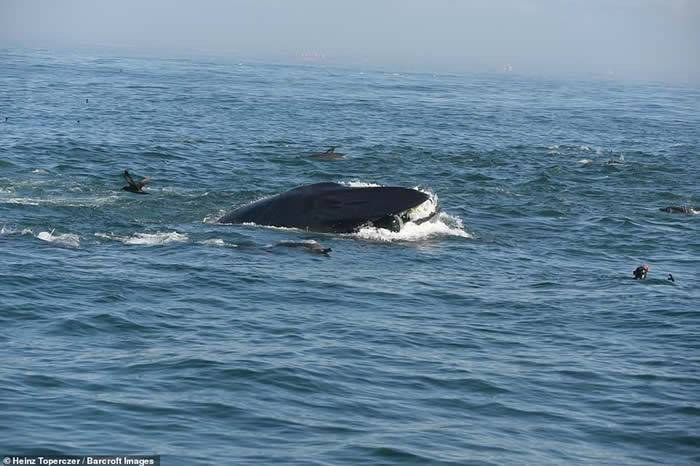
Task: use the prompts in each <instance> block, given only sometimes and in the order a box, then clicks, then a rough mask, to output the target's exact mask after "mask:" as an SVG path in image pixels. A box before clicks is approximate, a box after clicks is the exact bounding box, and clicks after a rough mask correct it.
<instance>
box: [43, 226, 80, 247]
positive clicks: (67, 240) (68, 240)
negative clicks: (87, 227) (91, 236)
mask: <svg viewBox="0 0 700 466" xmlns="http://www.w3.org/2000/svg"><path fill="white" fill-rule="evenodd" d="M36 237H37V238H38V239H40V240H42V241H46V242H48V243H55V244H58V245H61V246H69V247H72V248H79V247H80V236H78V235H76V234H73V233H65V234H62V235H54V231H53V230H52V231H51V232H48V231H40V232H39V234H37V235H36Z"/></svg>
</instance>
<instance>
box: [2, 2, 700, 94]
mask: <svg viewBox="0 0 700 466" xmlns="http://www.w3.org/2000/svg"><path fill="white" fill-rule="evenodd" d="M0 47H3V48H5V47H31V48H49V49H50V48H88V49H104V50H105V51H108V50H109V51H114V50H121V51H125V52H127V53H138V54H154V55H169V56H173V55H174V56H183V57H184V56H188V57H191V56H218V57H224V58H228V59H232V60H256V61H262V62H271V63H296V62H303V63H321V64H322V63H329V64H344V65H361V66H370V67H376V68H381V69H391V68H395V69H410V70H415V71H433V72H444V71H453V72H470V71H473V72H480V71H498V72H506V71H508V70H511V71H512V72H519V73H535V74H539V75H560V74H565V75H581V76H588V75H607V76H616V77H619V78H631V79H642V80H646V79H652V80H671V81H685V82H688V81H690V82H700V0H192V1H184V0H0Z"/></svg>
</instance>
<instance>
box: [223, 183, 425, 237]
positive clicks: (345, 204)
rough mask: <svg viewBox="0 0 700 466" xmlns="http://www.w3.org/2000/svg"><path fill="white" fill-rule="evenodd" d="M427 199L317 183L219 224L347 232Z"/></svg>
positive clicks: (393, 190) (404, 191) (410, 192)
mask: <svg viewBox="0 0 700 466" xmlns="http://www.w3.org/2000/svg"><path fill="white" fill-rule="evenodd" d="M426 200H428V195H427V194H425V193H422V192H420V191H417V190H415V189H408V188H398V187H384V186H376V187H375V186H372V187H351V186H344V185H342V184H338V183H317V184H312V185H307V186H301V187H298V188H295V189H292V190H290V191H287V192H284V193H282V194H278V195H276V196H272V197H268V198H266V199H261V200H259V201H257V202H254V203H252V204H248V205H247V206H244V207H241V208H239V209H235V210H233V211H231V212H229V213H228V214H226V215H224V216H223V217H222V218H220V219H219V223H255V224H258V225H268V226H278V227H289V228H301V229H305V230H313V231H321V232H335V233H346V232H351V231H353V230H355V229H356V228H357V227H359V226H361V225H363V224H365V223H368V222H372V221H376V220H379V219H381V218H382V217H385V216H387V215H394V214H398V213H400V212H403V211H405V210H408V209H410V208H413V207H415V206H417V205H419V204H421V203H423V202H425V201H426Z"/></svg>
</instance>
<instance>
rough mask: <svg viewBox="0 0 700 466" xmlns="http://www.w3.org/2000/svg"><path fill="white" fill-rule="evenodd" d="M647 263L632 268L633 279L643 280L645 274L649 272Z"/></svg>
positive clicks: (645, 276)
mask: <svg viewBox="0 0 700 466" xmlns="http://www.w3.org/2000/svg"><path fill="white" fill-rule="evenodd" d="M649 269H650V267H649V264H644V265H640V266H639V267H637V268H636V269H634V272H632V274H633V275H634V279H635V280H644V279H645V278H647V274H648V273H649Z"/></svg>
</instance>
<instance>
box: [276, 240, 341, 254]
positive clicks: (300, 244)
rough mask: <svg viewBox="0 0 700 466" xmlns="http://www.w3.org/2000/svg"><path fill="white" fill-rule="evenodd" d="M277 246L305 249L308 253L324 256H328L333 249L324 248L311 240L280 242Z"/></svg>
mask: <svg viewBox="0 0 700 466" xmlns="http://www.w3.org/2000/svg"><path fill="white" fill-rule="evenodd" d="M277 246H280V247H284V248H299V249H304V250H305V251H308V252H310V253H312V254H321V255H324V256H327V255H328V254H329V253H330V252H331V251H332V249H331V248H324V247H323V246H321V245H320V244H319V243H318V242H317V241H314V240H309V241H280V242H279V243H277Z"/></svg>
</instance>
